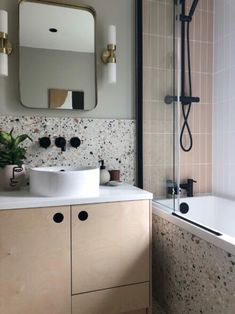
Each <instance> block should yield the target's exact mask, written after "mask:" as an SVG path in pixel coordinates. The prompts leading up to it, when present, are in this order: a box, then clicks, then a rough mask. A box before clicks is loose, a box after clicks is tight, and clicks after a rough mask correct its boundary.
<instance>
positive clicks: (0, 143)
mask: <svg viewBox="0 0 235 314" xmlns="http://www.w3.org/2000/svg"><path fill="white" fill-rule="evenodd" d="M13 130H14V129H12V130H11V131H10V133H7V132H4V131H0V168H1V180H0V181H1V185H2V187H3V188H4V189H5V190H17V189H19V188H20V186H21V185H22V183H23V181H24V180H25V177H26V174H25V167H24V165H23V162H24V160H25V159H26V157H25V154H26V149H25V148H23V147H22V146H21V143H23V142H24V141H25V140H26V139H29V140H30V141H32V139H31V137H29V136H28V135H27V134H22V135H18V136H16V137H14V136H13V134H12V133H13Z"/></svg>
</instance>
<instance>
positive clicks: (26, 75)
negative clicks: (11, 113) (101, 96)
mask: <svg viewBox="0 0 235 314" xmlns="http://www.w3.org/2000/svg"><path fill="white" fill-rule="evenodd" d="M19 20H20V22H19V23H20V29H19V36H20V38H19V41H20V95H21V102H22V104H23V105H25V106H26V107H30V108H48V109H80V110H91V109H94V108H95V106H96V103H97V87H96V53H95V51H96V43H95V13H94V11H93V9H91V8H85V7H78V6H71V5H61V4H55V3H50V4H48V2H47V3H45V2H43V1H36V0H35V1H25V0H23V1H21V2H20V4H19Z"/></svg>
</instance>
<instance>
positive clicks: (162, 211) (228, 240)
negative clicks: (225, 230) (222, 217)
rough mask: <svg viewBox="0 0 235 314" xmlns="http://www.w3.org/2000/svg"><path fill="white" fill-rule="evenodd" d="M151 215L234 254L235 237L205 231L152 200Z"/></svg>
mask: <svg viewBox="0 0 235 314" xmlns="http://www.w3.org/2000/svg"><path fill="white" fill-rule="evenodd" d="M152 207H153V215H156V216H159V217H161V218H163V219H166V220H168V221H169V222H171V223H173V224H175V225H177V226H179V227H180V228H182V229H184V230H185V231H188V232H190V233H192V234H194V235H196V236H198V237H199V238H201V239H203V240H205V241H207V242H209V243H211V244H214V245H215V246H217V247H219V248H221V249H222V250H224V251H226V252H227V253H230V254H232V255H235V239H234V238H233V237H230V236H228V235H226V234H223V235H222V236H216V235H214V234H212V233H210V232H209V231H206V230H204V229H202V228H200V227H197V226H195V225H193V224H191V223H189V222H187V221H184V220H182V219H180V218H178V217H176V216H173V215H172V213H171V212H167V210H166V207H164V206H161V205H160V204H159V203H156V202H153V206H152Z"/></svg>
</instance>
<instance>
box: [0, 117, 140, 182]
mask: <svg viewBox="0 0 235 314" xmlns="http://www.w3.org/2000/svg"><path fill="white" fill-rule="evenodd" d="M12 128H14V134H15V135H17V134H22V133H26V134H28V135H29V136H30V137H31V138H32V139H33V142H32V143H31V142H30V141H28V140H27V141H26V142H25V147H26V148H27V155H26V157H27V159H26V161H25V164H26V165H27V167H28V168H29V167H35V166H58V165H59V166H94V165H98V161H99V160H101V159H103V160H104V161H105V164H106V166H107V169H108V170H109V169H119V170H120V171H121V180H123V181H125V182H128V183H130V184H134V183H135V179H136V178H135V169H136V166H135V163H136V162H135V161H136V143H135V141H136V140H135V136H136V135H135V134H136V123H135V120H107V119H79V118H68V117H67V118H48V117H39V116H21V117H11V116H1V117H0V129H1V130H4V131H10V130H11V129H12ZM44 136H49V137H50V138H51V142H52V145H51V146H50V147H49V148H48V149H44V148H42V147H40V146H39V143H38V139H39V138H41V137H44ZM59 136H63V137H65V138H66V141H67V147H66V151H65V152H61V150H60V149H59V148H57V147H55V145H54V140H55V138H56V137H59ZM74 136H77V137H79V138H80V140H81V145H80V147H79V148H77V149H75V148H73V147H71V146H70V144H69V140H70V138H72V137H74Z"/></svg>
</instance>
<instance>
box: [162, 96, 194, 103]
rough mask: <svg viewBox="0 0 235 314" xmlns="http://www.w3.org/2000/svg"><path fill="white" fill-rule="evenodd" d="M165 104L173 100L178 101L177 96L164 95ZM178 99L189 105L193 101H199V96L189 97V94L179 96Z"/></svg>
mask: <svg viewBox="0 0 235 314" xmlns="http://www.w3.org/2000/svg"><path fill="white" fill-rule="evenodd" d="M164 101H165V104H167V105H171V104H172V103H173V102H177V101H178V97H177V96H171V95H166V97H165V98H164ZM179 101H180V102H181V103H182V105H189V104H193V103H199V102H200V98H199V97H189V96H181V97H179Z"/></svg>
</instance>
